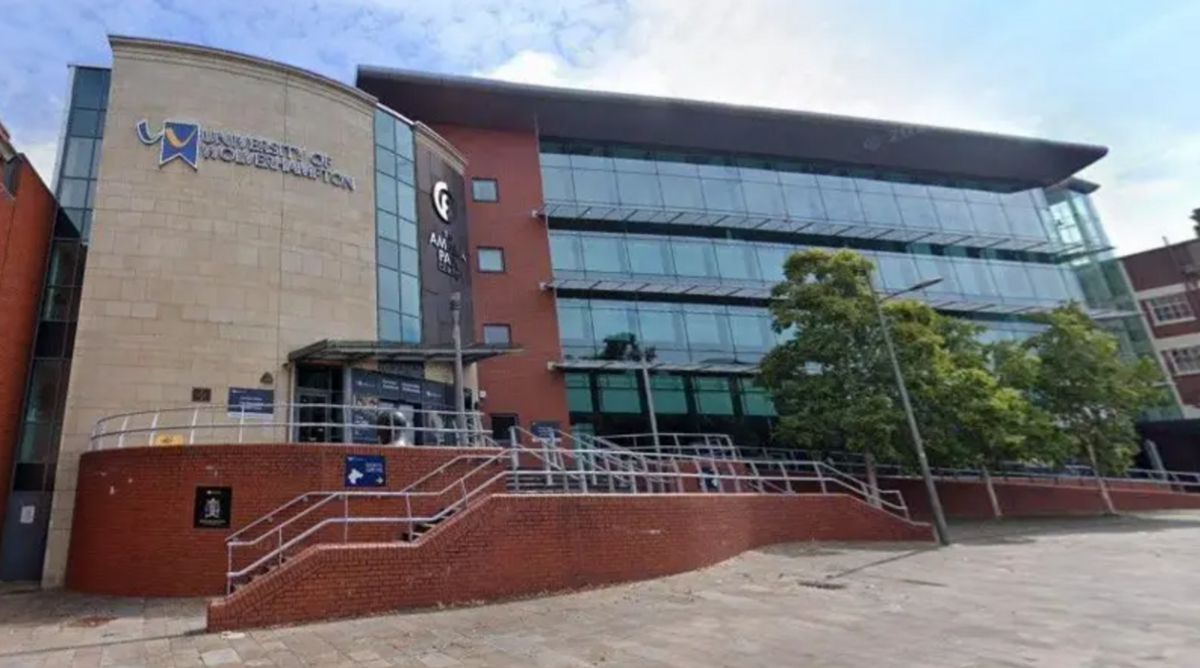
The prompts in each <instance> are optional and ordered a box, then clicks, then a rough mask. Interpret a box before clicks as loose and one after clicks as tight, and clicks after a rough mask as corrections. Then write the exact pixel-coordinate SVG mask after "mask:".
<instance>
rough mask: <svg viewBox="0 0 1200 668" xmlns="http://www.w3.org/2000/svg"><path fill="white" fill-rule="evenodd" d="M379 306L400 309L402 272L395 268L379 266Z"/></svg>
mask: <svg viewBox="0 0 1200 668" xmlns="http://www.w3.org/2000/svg"><path fill="white" fill-rule="evenodd" d="M377 273H378V274H379V306H380V307H381V308H389V309H394V310H397V311H399V310H400V274H399V272H397V271H395V270H393V269H385V268H379V269H378V270H377Z"/></svg>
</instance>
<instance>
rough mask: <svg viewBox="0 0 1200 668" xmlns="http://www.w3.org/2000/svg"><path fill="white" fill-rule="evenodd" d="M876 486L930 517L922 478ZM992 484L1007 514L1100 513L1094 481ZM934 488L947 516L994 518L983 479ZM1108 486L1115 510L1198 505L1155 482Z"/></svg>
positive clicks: (1196, 499) (1199, 500)
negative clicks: (896, 493)
mask: <svg viewBox="0 0 1200 668" xmlns="http://www.w3.org/2000/svg"><path fill="white" fill-rule="evenodd" d="M879 486H880V488H881V489H894V490H899V492H900V493H901V494H902V495H903V496H904V501H905V503H907V504H908V508H909V511H910V512H911V513H912V515H913V517H914V518H917V519H927V518H929V517H930V512H929V497H928V495H927V494H926V492H925V485H924V483H922V482H921V480H920V479H917V478H880V479H879ZM994 486H995V489H996V497H997V499H998V500H999V502H1000V510H1001V511H1002V512H1003V513H1004V515H1005V516H1006V517H1038V516H1054V515H1100V514H1103V513H1104V500H1103V499H1102V498H1101V497H1100V490H1099V489H1097V488H1096V485H1095V483H1094V482H1088V481H1085V480H1080V479H1073V480H1072V479H1064V480H1062V481H1060V482H1059V483H1058V484H1047V483H1046V482H1045V481H1044V480H1042V479H1037V478H1031V479H1029V481H1027V482H1022V481H1015V480H1011V479H1009V480H1004V481H1000V480H996V481H995V482H994ZM937 489H938V497H939V498H940V499H941V501H942V508H943V509H944V510H945V512H946V515H947V516H948V517H953V518H959V519H991V518H992V504H991V501H990V500H988V494H987V486H986V485H984V483H983V481H975V480H955V481H944V480H941V481H938V483H937ZM1109 492H1110V494H1111V495H1112V499H1113V503H1114V504H1115V505H1116V507H1117V510H1118V511H1137V510H1175V509H1189V508H1200V494H1186V493H1180V492H1171V491H1164V490H1163V489H1162V487H1160V486H1157V485H1154V484H1153V483H1139V482H1121V483H1118V484H1117V485H1115V486H1112V487H1110V489H1109Z"/></svg>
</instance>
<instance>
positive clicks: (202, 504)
mask: <svg viewBox="0 0 1200 668" xmlns="http://www.w3.org/2000/svg"><path fill="white" fill-rule="evenodd" d="M232 517H233V488H232V487H197V488H196V504H195V507H194V509H193V512H192V526H193V527H194V528H196V529H228V528H229V524H230V521H231V519H232Z"/></svg>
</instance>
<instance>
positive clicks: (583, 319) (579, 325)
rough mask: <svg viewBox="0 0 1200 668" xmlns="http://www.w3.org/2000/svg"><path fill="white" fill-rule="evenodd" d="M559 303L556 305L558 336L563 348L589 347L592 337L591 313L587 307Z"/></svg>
mask: <svg viewBox="0 0 1200 668" xmlns="http://www.w3.org/2000/svg"><path fill="white" fill-rule="evenodd" d="M563 301H565V300H563ZM563 301H560V302H559V304H558V336H559V339H560V341H561V342H562V344H563V345H564V346H590V345H592V343H593V342H594V341H595V339H594V338H593V336H592V313H591V311H590V310H589V309H588V308H587V306H582V307H579V306H573V305H569V304H565V303H563Z"/></svg>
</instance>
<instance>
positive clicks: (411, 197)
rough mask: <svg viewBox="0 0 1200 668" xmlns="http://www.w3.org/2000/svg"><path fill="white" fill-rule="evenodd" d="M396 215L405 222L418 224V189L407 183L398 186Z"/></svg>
mask: <svg viewBox="0 0 1200 668" xmlns="http://www.w3.org/2000/svg"><path fill="white" fill-rule="evenodd" d="M396 213H398V214H400V217H401V218H403V219H404V220H411V221H413V222H414V223H415V222H417V189H416V188H414V187H412V186H410V185H408V184H407V183H397V184H396Z"/></svg>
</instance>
